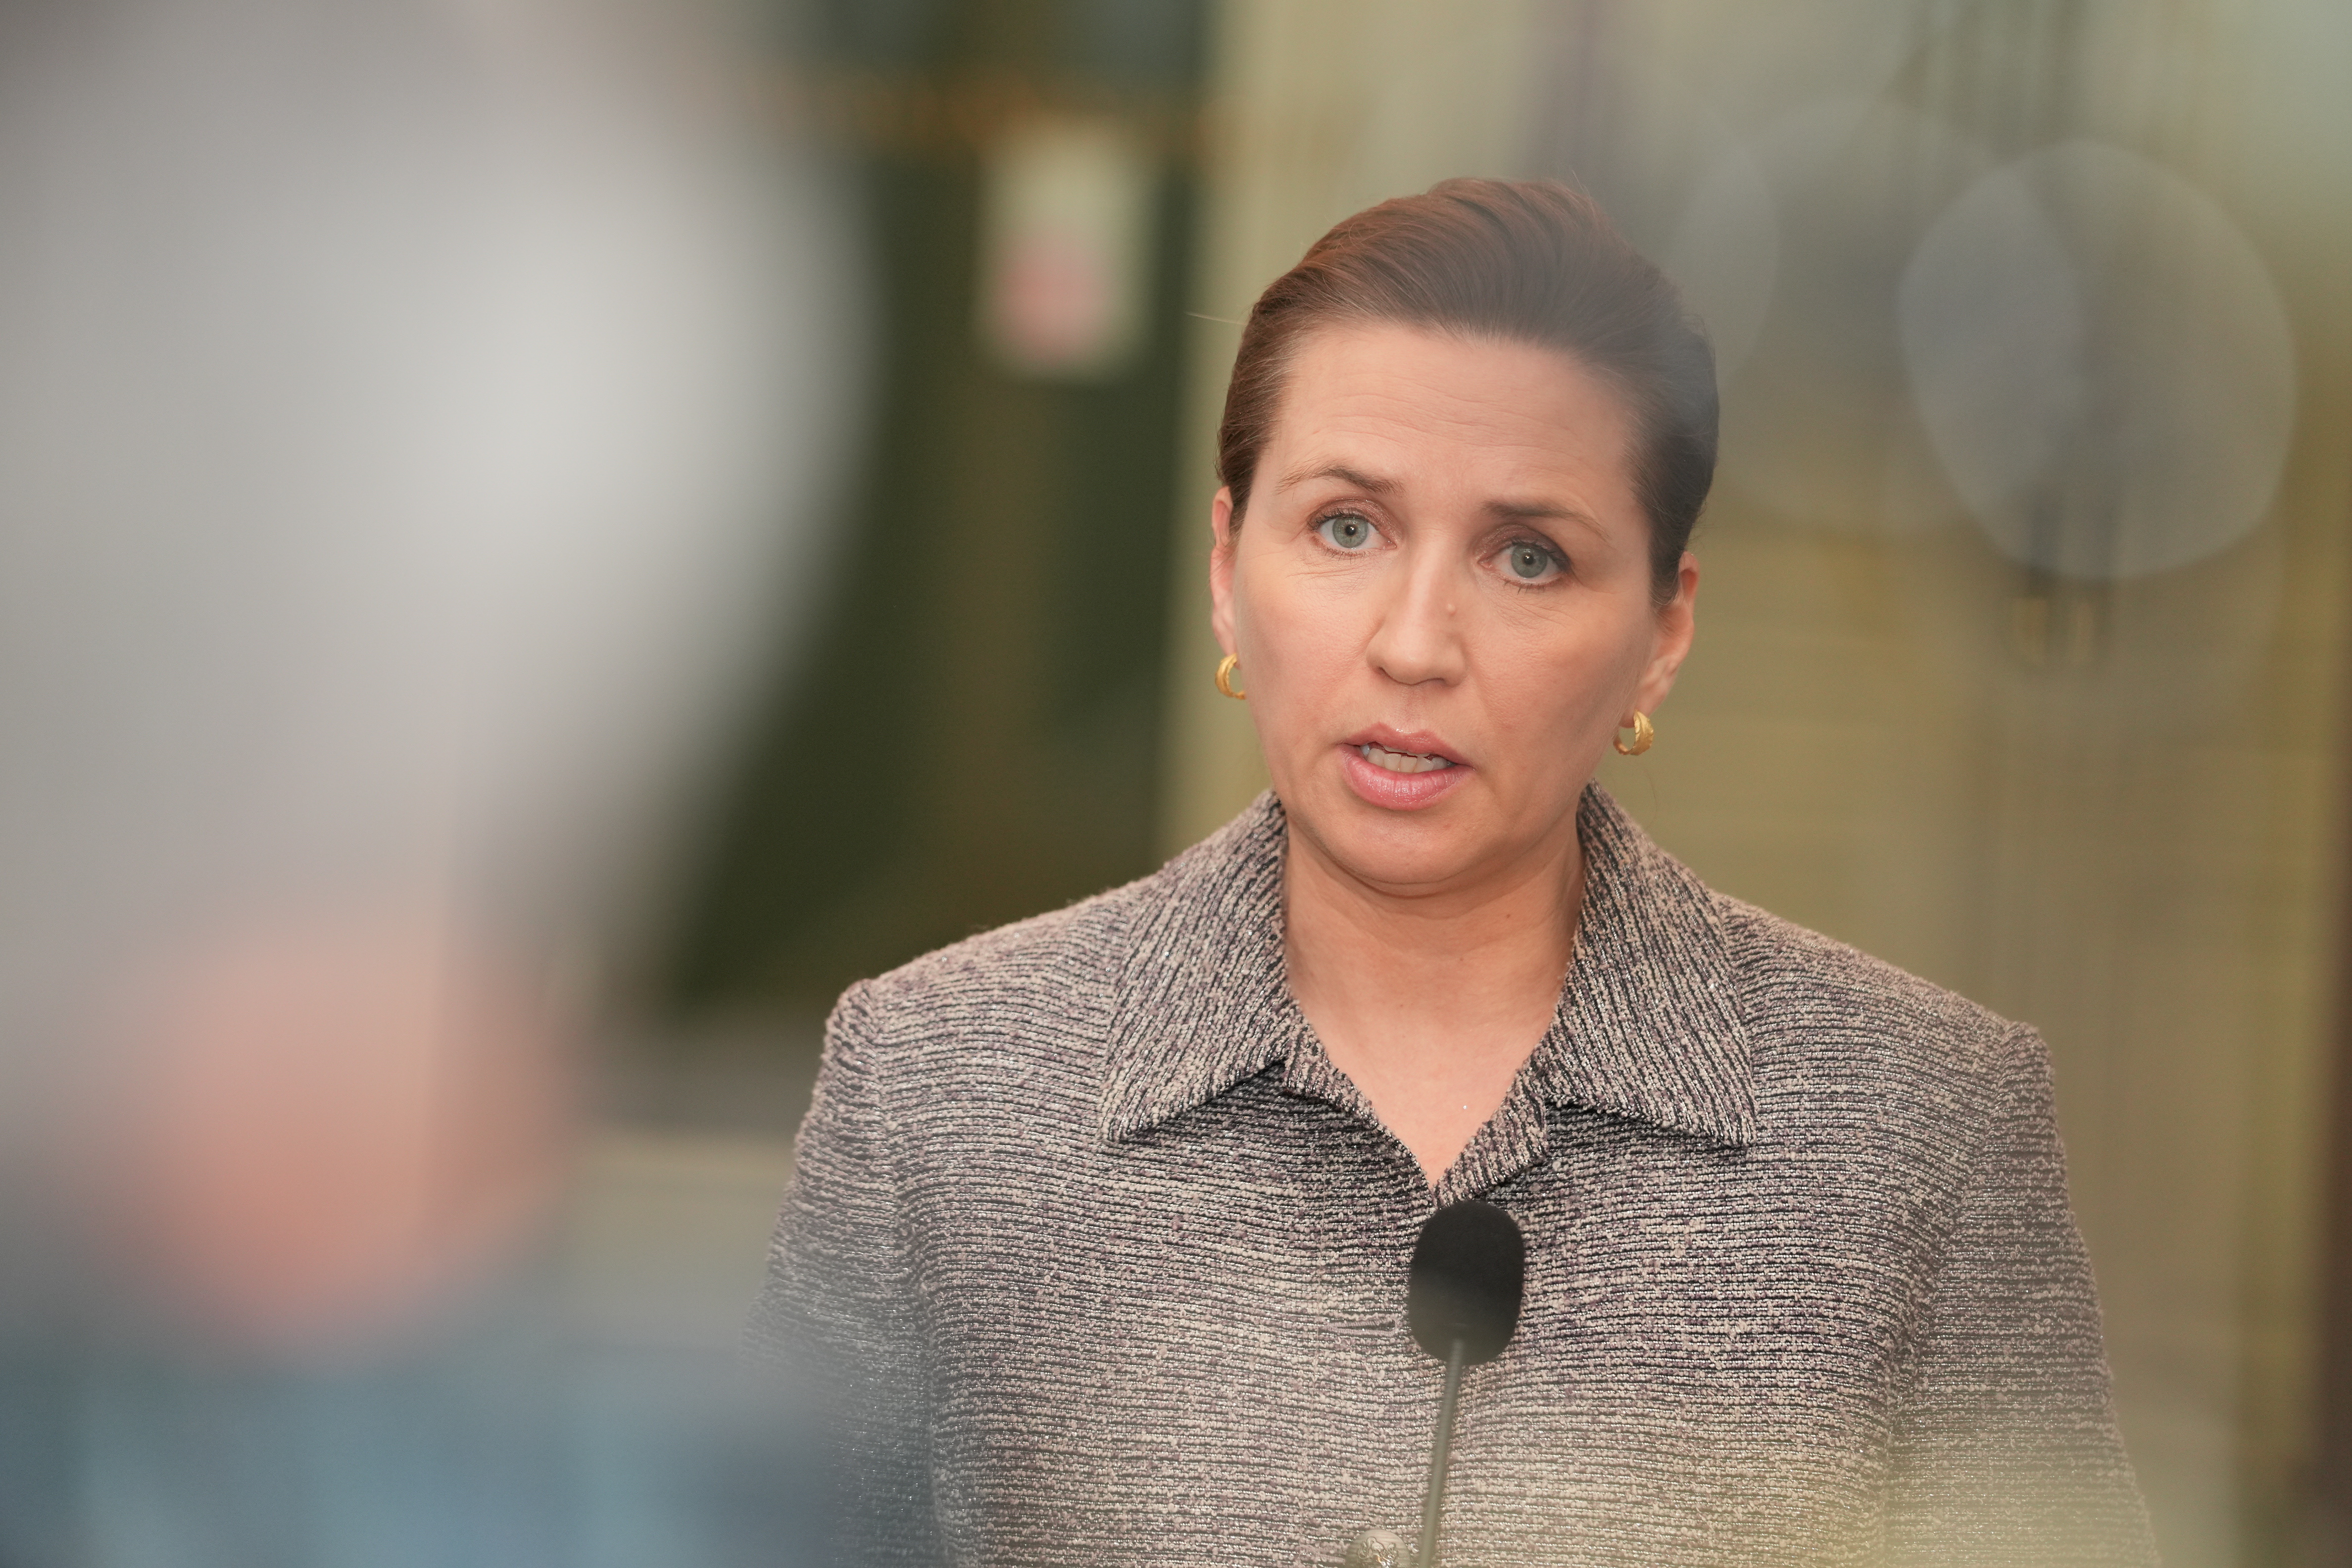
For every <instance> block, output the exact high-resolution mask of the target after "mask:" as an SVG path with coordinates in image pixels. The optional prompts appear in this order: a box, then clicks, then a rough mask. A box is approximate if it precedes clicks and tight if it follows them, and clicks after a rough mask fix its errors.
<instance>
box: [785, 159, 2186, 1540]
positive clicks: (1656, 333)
mask: <svg viewBox="0 0 2352 1568" xmlns="http://www.w3.org/2000/svg"><path fill="white" fill-rule="evenodd" d="M1219 442H1220V450H1219V469H1220V476H1221V478H1222V479H1223V487H1224V488H1223V489H1221V490H1220V491H1219V492H1218V494H1217V498H1216V501H1215V506H1214V511H1213V519H1212V522H1213V530H1214V543H1213V549H1212V552H1211V557H1210V582H1211V586H1212V590H1213V603H1214V619H1215V626H1216V632H1217V637H1218V640H1219V642H1220V643H1221V644H1222V645H1223V647H1224V649H1225V652H1226V656H1227V657H1226V658H1225V660H1224V663H1223V666H1222V667H1221V668H1219V670H1218V672H1217V679H1218V683H1219V685H1220V687H1221V688H1223V689H1225V690H1227V692H1228V693H1229V694H1230V695H1234V696H1237V697H1241V698H1243V699H1244V700H1246V701H1247V702H1248V703H1249V707H1250V712H1251V715H1252V717H1253V718H1254V719H1255V721H1256V725H1257V731H1258V736H1259V740H1260V742H1261V744H1262V746H1263V748H1264V751H1265V761H1266V766H1267V769H1268V772H1269V773H1270V774H1271V776H1272V779H1273V784H1274V787H1273V790H1272V791H1271V792H1270V794H1268V795H1265V797H1263V798H1261V799H1260V800H1259V801H1258V802H1257V803H1256V804H1255V805H1253V806H1251V807H1250V809H1249V810H1248V811H1246V812H1244V814H1243V815H1242V816H1241V817H1239V818H1238V819H1237V820H1235V821H1234V823H1233V824H1231V825H1230V826H1227V827H1226V828H1224V829H1223V831H1222V832H1220V833H1219V834H1218V835H1216V836H1215V837H1213V838H1211V839H1210V840H1208V841H1207V842H1206V843H1204V844H1202V845H1199V846H1197V847H1194V848H1192V849H1191V850H1189V851H1187V852H1186V853H1185V854H1183V855H1181V856H1179V857H1178V858H1176V859H1175V860H1174V861H1172V862H1171V863H1170V864H1169V865H1168V866H1167V867H1166V868H1163V869H1162V870H1160V872H1159V873H1158V874H1156V875H1155V876H1152V877H1150V878H1147V879H1144V880H1143V881H1141V882H1139V883H1136V884H1134V885H1133V886H1131V887H1128V888H1123V889H1118V890H1116V891H1114V892H1111V893H1108V894H1105V895H1103V896H1102V897H1100V898H1097V899H1094V900H1089V901H1087V902H1086V903H1082V904H1080V905H1078V906H1076V907H1075V908H1073V909H1069V910H1064V911H1062V912H1060V913H1058V914H1054V915H1049V916H1045V917H1044V918H1042V919H1039V920H1034V921H1026V922H1024V923H1022V924H1020V925H1016V926H1013V927H1009V928H1007V929H1005V930H1003V931H995V932H992V933H990V934H988V935H986V936H982V937H979V938H976V939H974V940H972V941H971V942H964V943H961V944H959V945H958V946H955V947H952V948H949V949H947V950H945V951H944V952H938V953H934V954H932V955H931V956H929V957H928V958H925V959H923V960H921V961H919V962H918V963H913V964H910V965H908V967H906V968H904V969H902V970H899V971H898V972H897V973H892V974H889V975H886V976H884V977H883V978H882V979H879V980H877V981H871V982H867V983H866V984H860V985H858V986H856V987H854V988H852V990H851V991H850V992H849V994H847V995H846V996H845V997H844V998H843V1000H842V1003H841V1005H840V1008H839V1010H838V1011H837V1012H836V1014H835V1017H834V1020H833V1025H832V1028H831V1032H830V1035H829V1037H828V1042H827V1047H826V1055H825V1061H824V1070H823V1073H822V1075H821V1077H820V1079H819V1083H818V1088H817V1093H816V1100H815V1103H814V1107H813V1108H812V1110H811V1111H810V1113H809V1120H808V1122H807V1125H806V1128H805V1130H804V1131H803V1136H802V1142H801V1153H800V1165H799V1173H798V1175H797V1177H796V1180H795V1183H794V1185H793V1191H792V1194H791V1195H790V1197H789V1199H788V1200H787V1202H786V1205H785V1209H784V1214H783V1218H782V1226H781V1229H780V1233H779V1237H778V1241H777V1246H776V1249H775V1253H774V1258H773V1266H772V1276H771V1281H770V1287H769V1289H768V1292H767V1294H766V1296H765V1298H764V1299H763V1301H762V1305H761V1312H760V1316H759V1319H758V1330H757V1331H758V1333H759V1335H760V1337H761V1338H762V1339H763V1340H764V1341H765V1342H768V1343H770V1344H772V1345H774V1346H776V1347H778V1348H779V1349H782V1348H785V1347H798V1348H799V1349H800V1350H801V1351H802V1352H803V1353H813V1354H814V1357H815V1359H816V1361H817V1362H818V1363H819V1364H820V1366H822V1367H826V1368H830V1369H832V1370H834V1371H835V1372H836V1373H845V1374H846V1375H845V1378H844V1381H843V1383H842V1384H841V1385H840V1386H841V1389H842V1398H843V1399H844V1401H845V1403H844V1405H843V1412H844V1419H845V1426H846V1428H847V1430H846V1433H845V1439H846V1442H847V1444H848V1447H849V1452H850V1454H851V1455H852V1458H853V1460H854V1463H853V1464H852V1466H851V1476H852V1479H853V1483H854V1490H853V1493H852V1495H851V1496H850V1498H849V1499H848V1500H846V1501H847V1507H848V1510H849V1512H848V1515H847V1518H848V1522H849V1526H850V1529H849V1535H850V1538H851V1539H850V1546H851V1548H852V1552H853V1555H856V1556H857V1557H859V1558H861V1559H863V1560H867V1561H887V1562H908V1563H912V1562H939V1561H945V1562H954V1563H1022V1564H1042V1563H1071V1564H1099V1563H1129V1562H1146V1561H1152V1562H1186V1563H1195V1562H1197V1563H1338V1562H1339V1561H1341V1560H1342V1557H1343V1554H1345V1553H1346V1552H1348V1551H1349V1545H1350V1542H1354V1541H1356V1540H1358V1538H1359V1537H1360V1535H1361V1534H1362V1533H1363V1532H1365V1531H1370V1530H1386V1531H1410V1530H1411V1528H1412V1522H1413V1520H1414V1517H1415V1514H1416V1512H1417V1508H1418V1503H1419V1500H1420V1488H1421V1478H1422V1469H1423V1465H1424V1463H1425V1461H1426V1458H1427V1454H1428V1444H1429V1434H1430V1433H1431V1431H1432V1423H1433V1415H1434V1413H1435V1408H1436V1405H1437V1401H1438V1394H1439V1384H1440V1379H1441V1376H1442V1372H1441V1369H1440V1368H1439V1366H1438V1365H1437V1363H1433V1361H1431V1360H1430V1359H1429V1358H1428V1357H1427V1356H1425V1355H1423V1353H1422V1352H1420V1351H1419V1350H1418V1349H1417V1348H1416V1346H1415V1345H1414V1343H1413V1342H1412V1339H1411V1338H1410V1337H1409V1335H1408V1333H1407V1331H1406V1328H1405V1325H1404V1323H1403V1321H1402V1305H1403V1300H1404V1295H1405V1284H1406V1275H1407V1268H1408V1264H1409V1261H1410V1258H1411V1254H1412V1247H1413V1243H1414V1240H1415V1237H1416V1235H1417V1233H1418V1230H1419V1227H1420V1226H1421V1225H1422V1224H1423V1221H1424V1220H1426V1219H1427V1218H1428V1216H1429V1215H1431V1213H1432V1212H1433V1209H1434V1208H1435V1207H1436V1206H1437V1205H1444V1204H1448V1203H1452V1202H1454V1201H1458V1200H1462V1199H1466V1198H1472V1197H1477V1198H1483V1199H1485V1200H1486V1201H1488V1202H1491V1203H1493V1204H1495V1205H1499V1206H1501V1207H1502V1208H1504V1209H1505V1210H1506V1211H1507V1212H1508V1213H1509V1214H1510V1215H1512V1216H1513V1217H1514V1218H1515V1219H1516V1220H1517V1224H1518V1226H1520V1228H1521V1229H1522V1231H1523V1232H1524V1234H1525V1236H1526V1237H1527V1244H1528V1264H1527V1284H1526V1296H1525V1307H1524V1310H1523V1313H1522V1317H1521V1319H1520V1322H1519V1327H1518V1331H1517V1337H1516V1339H1514V1340H1513V1341H1512V1342H1511V1343H1510V1345H1509V1347H1508V1348H1507V1351H1506V1352H1504V1353H1503V1355H1502V1356H1501V1358H1500V1359H1499V1360H1496V1361H1495V1362H1493V1363H1490V1364H1487V1365H1486V1366H1483V1367H1480V1368H1477V1369H1475V1370H1474V1371H1473V1372H1472V1373H1471V1374H1470V1376H1469V1380H1468V1383H1467V1384H1466V1386H1465V1394H1464V1399H1463V1406H1462V1414H1461V1416H1460V1421H1459V1426H1458V1428H1457V1433H1456V1437H1455V1445H1454V1461H1453V1470H1452V1475H1453V1482H1452V1486H1453V1489H1452V1492H1451V1495H1450V1497H1449V1500H1448V1502H1447V1506H1446V1512H1445V1517H1444V1530H1445V1535H1444V1551H1443V1553H1442V1557H1443V1559H1444V1561H1448V1562H1453V1563H1485V1564H1496V1565H1501V1564H1510V1563H1552V1562H1559V1563H1627V1564H1633V1563H1643V1564H1654V1563H1726V1564H1729V1563H1742V1564H1746V1563H1848V1562H1864V1561H1869V1562H1877V1561H1904V1562H1910V1561H1936V1562H1963V1563H1990V1562H2008V1561H2020V1562H2046V1561H2069V1562H2072V1561H2126V1562H2130V1561H2142V1560H2145V1559H2146V1557H2147V1542H2146V1526H2145V1523H2144V1521H2143V1519H2142V1516H2141V1510H2140V1506H2139V1503H2138V1500H2137V1494H2136V1492H2135V1489H2134V1487H2133V1482H2132V1479H2131V1475H2130V1471H2129V1468H2128V1466H2127V1465H2126V1461H2125V1458H2124V1457H2123V1453H2122V1450H2121V1447H2120V1445H2119V1443H2118V1441H2117V1439H2116V1433H2115V1428H2114V1424H2113V1420H2112V1417H2111V1415H2110V1413H2109V1405H2108V1394H2107V1380H2106V1372H2105V1364H2104V1359H2103V1354H2102V1351H2101V1347H2100V1342H2099V1329H2098V1316H2097V1308H2096V1305H2095V1300H2094V1298H2093V1294H2092V1288H2091V1281H2090V1276H2089V1272H2088V1268H2087V1266H2086V1264H2085V1261H2084V1255H2083V1250H2082V1246H2081V1243H2080V1241H2079V1239H2078V1238H2077V1237H2076V1234H2075V1230H2074V1223H2073V1220H2072V1218H2071V1216H2070V1215H2069V1214H2068V1211H2067V1205H2066V1196H2065V1185H2064V1173H2063V1163H2062V1158H2061V1154H2060V1151H2059V1147H2058V1141H2057V1134H2056V1131H2055V1127H2054V1124H2053V1120H2052V1110H2051V1089H2050V1082H2049V1075H2048V1068H2047V1065H2046V1061H2045V1058H2044V1053H2043V1050H2042V1045H2041V1042H2040V1041H2039V1040H2038V1039H2037V1038H2036V1037H2034V1035H2033V1034H2032V1031H2030V1030H2028V1029H2025V1028H2022V1027H2020V1026H2014V1025H2011V1024H2008V1023H2005V1022H2003V1021H2002V1020H2000V1019H1999V1018H1996V1017H1993V1016H1990V1015H1989V1014H1987V1013H1985V1012H1984V1011H1982V1010H1981V1009H1979V1008H1977V1007H1974V1006H1972V1005H1969V1004H1968V1003H1967V1002H1964V1001H1962V1000H1960V999H1959V998H1958V997H1955V996H1952V995H1949V994H1946V993H1944V992H1940V991H1937V989H1935V988H1934V987H1932V986H1929V985H1927V984H1923V983H1922V982H1920V981H1917V980H1915V979H1913V978H1911V977H1909V976H1907V975H1905V974H1902V973H1897V972H1896V971H1894V970H1892V969H1889V968H1887V967H1886V966H1885V965H1883V964H1879V963H1874V962H1873V961H1871V960H1870V959H1867V958H1865V957H1864V956H1863V955H1861V954H1859V953H1856V952H1852V951H1851V950H1849V949H1846V948H1843V947H1841V946H1839V945H1837V944H1836V943H1834V942H1829V941H1827V940H1825V939H1823V938H1821V937H1818V936H1814V935H1812V934H1811V933H1809V932H1806V931H1800V930H1797V929H1796V928H1794V927H1791V926H1790V925H1788V924H1786V923H1784V922H1782V921H1778V920H1775V919H1773V918H1772V917H1771V916H1769V915H1767V914H1765V913H1764V912H1762V911H1761V910H1755V909H1752V908H1750V907H1748V906H1747V905H1744V904H1740V903H1738V902H1737V901H1735V900H1730V899H1727V898H1724V897H1722V896H1721V895H1719V894H1717V893H1714V892H1712V891H1710V890H1708V889H1706V888H1705V887H1704V886H1702V885H1701V884H1700V883H1699V882H1698V881H1697V880H1696V879H1695V878H1694V877H1692V876H1691V874H1690V873H1689V872H1688V871H1686V870H1685V869H1684V868H1682V867H1681V866H1680V865H1678V864H1677V863H1676V862H1675V861H1674V860H1673V859H1671V858H1669V857H1667V856H1666V855H1665V854H1664V852H1662V851H1661V850H1660V849H1658V848H1657V847H1655V846H1654V845H1653V844H1652V843H1651V842H1650V841H1649V840H1648V839H1647V838H1645V837H1643V834H1642V832H1641V830H1640V829H1639V828H1638V827H1636V826H1634V825H1633V822H1632V821H1631V820H1630V819H1629V818H1628V817H1626V816H1625V815H1624V814H1623V813H1622V811H1621V810H1620V809H1619V808H1618V807H1617V806H1616V805H1615V804H1614V803H1613V802H1612V801H1611V800H1610V798H1609V797H1608V795H1605V794H1604V793H1602V792H1601V790H1600V788H1599V787H1598V786H1597V785H1595V784H1592V783H1591V779H1592V775H1593V771H1594V768H1595V766H1596V765H1597V763H1599V761H1600V758H1601V752H1602V751H1603V749H1604V748H1605V747H1607V746H1609V745H1611V744H1612V742H1613V743H1615V744H1616V745H1618V746H1619V747H1620V749H1622V750H1628V751H1639V750H1642V749H1643V748H1645V747H1646V746H1647V745H1648V744H1649V743H1650V741H1651V738H1652V736H1653V734H1654V725H1653V722H1652V721H1651V719H1650V715H1651V714H1652V713H1654V712H1655V711H1656V710H1657V709H1658V707H1659V706H1660V705H1661V704H1662V703H1663V702H1664V700H1665V698H1666V695H1667V693H1668V691H1669V690H1670V689H1672V688H1673V685H1674V681H1675V672H1676V671H1677V669H1678V668H1680V666H1681V663H1682V660H1683V658H1684V656H1685V654H1686V653H1687V652H1688V651H1689V649H1690V646H1691V639H1692V627H1693V608H1694V604H1695V600H1696V593H1697V587H1698V568H1697V565H1696V563H1695V562H1694V560H1693V559H1692V557H1691V556H1690V554H1689V553H1688V552H1686V550H1685V543H1686V542H1687V541H1688V539H1689V536H1690V531H1691V529H1692V526H1693V524H1694V523H1695V522H1696V519H1697V516H1698V512H1699V509H1700V506H1701V503H1702V502H1703V501H1704V500H1705V498H1706V491H1707V488H1708V485H1709V483H1710V481H1711V478H1712V471H1713V466H1714V457H1715V446H1716V395H1715V382H1714V370H1713V363H1712V357H1711V355H1710V353H1709V352H1708V349H1707V347H1706V342H1705V341H1704V339H1703V338H1702V337H1701V336H1700V335H1699V333H1698V332H1697V331H1696V329H1695V328H1693V327H1692V326H1690V325H1689V324H1688V323H1687V321H1685V317H1684V315H1683V313H1682V310H1681V308H1680V305H1679V303H1678V301H1677V300H1676V298H1675V294H1674V291H1673V289H1672V288H1671V286H1670V285H1669V284H1668V283H1667V282H1666V281H1665V280H1664V278H1663V277H1662V276H1661V275H1660V274H1659V273H1658V271H1657V269H1656V268H1654V267H1652V266H1651V265H1650V264H1649V263H1648V262H1646V261H1645V260H1643V258H1641V257H1639V256H1638V255H1636V254H1635V253H1634V252H1633V250H1632V249H1631V248H1630V247H1627V246H1626V245H1625V244H1624V242H1623V241H1622V239H1620V238H1619V237H1617V236H1616V235H1615V234H1614V233H1613V232H1612V230H1611V229H1610V228H1609V226H1608V225H1607V223H1606V221H1605V220H1604V219H1603V218H1602V217H1601V215H1600V213H1599V212H1598V211H1597V209H1595V208H1594V207H1593V206H1592V205H1591V203H1590V202H1589V201H1587V200H1586V199H1584V198H1583V197H1581V196H1580V195H1576V194H1574V193H1572V192H1570V191H1569V190H1567V189H1566V188H1564V187H1561V186H1559V185H1555V184H1504V183H1498V182H1492V181H1473V180H1457V181H1449V182H1447V183H1445V184H1441V185H1439V186H1437V187H1436V188H1435V189H1434V190H1433V191H1431V192H1429V193H1428V194H1427V195H1422V196H1416V197H1411V198H1407V199H1403V200H1399V201H1391V202H1387V203H1383V204H1382V205H1380V206H1377V207H1374V208H1372V209H1370V211H1368V212H1365V213H1361V214H1359V215H1358V216H1355V217H1353V218H1350V219H1349V220H1348V221H1346V222H1344V223H1342V224H1340V225H1339V226H1338V227H1336V228H1334V229H1333V230H1332V231H1331V232H1330V233H1329V234H1328V235H1327V236H1325V237H1324V238H1323V239H1322V240H1321V241H1320V242H1318V244H1317V246H1316V247H1314V249H1312V250H1311V251H1309V252H1308V253H1307V258H1306V259H1305V260H1303V261H1302V262H1301V263H1300V264H1299V265H1298V267H1297V268H1295V269H1294V270H1293V271H1291V272H1290V273H1289V274H1287V275H1286V276H1285V277H1284V278H1282V279H1279V280H1277V281H1276V283H1275V284H1274V285H1273V287H1271V288H1270V289H1267V290H1266V293H1265V296H1264V298H1262V299H1261V300H1259V301H1258V303H1257V306H1256V308H1255V310H1254V311H1253V312H1252V314H1251V317H1250V320H1249V323H1248V325H1247V327H1246V329H1245V330H1244V334H1243V338H1242V344H1241V349H1240V353H1239V356H1238V358H1237V360H1236V363H1235V365H1234V378H1233V384H1232V387H1231V390H1230V392H1229V394H1228V397H1227V402H1226V412H1225V418H1224V423H1223V428H1222V430H1221V432H1220V437H1219Z"/></svg>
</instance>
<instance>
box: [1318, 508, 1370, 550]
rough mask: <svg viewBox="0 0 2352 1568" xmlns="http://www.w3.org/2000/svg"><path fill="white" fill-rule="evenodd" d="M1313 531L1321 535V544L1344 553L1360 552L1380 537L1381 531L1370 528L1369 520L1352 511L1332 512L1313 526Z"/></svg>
mask: <svg viewBox="0 0 2352 1568" xmlns="http://www.w3.org/2000/svg"><path fill="white" fill-rule="evenodd" d="M1315 531H1316V532H1317V533H1318V534H1321V535H1322V536H1323V542H1324V543H1326V544H1328V545H1329V546H1330V547H1331V548H1332V549H1334V550H1346V551H1357V550H1361V549H1363V548H1364V547H1365V546H1366V545H1368V544H1370V543H1371V542H1372V541H1373V540H1375V539H1378V538H1379V537H1380V536H1381V531H1380V530H1379V529H1377V528H1374V527H1373V526H1372V520H1371V519H1370V518H1368V517H1365V516H1363V515H1362V514H1361V513H1360V512H1352V511H1335V512H1333V513H1332V514H1331V515H1330V516H1329V517H1327V518H1325V519H1324V520H1323V521H1320V522H1318V523H1317V524H1316V525H1315Z"/></svg>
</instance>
